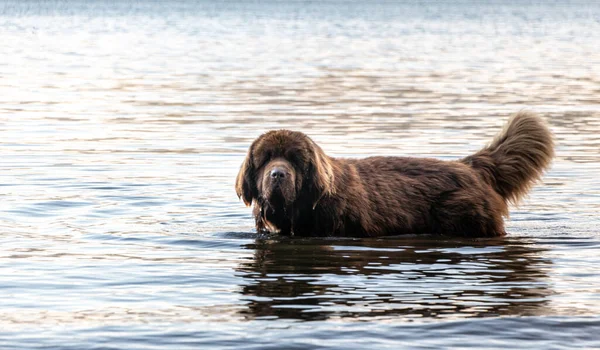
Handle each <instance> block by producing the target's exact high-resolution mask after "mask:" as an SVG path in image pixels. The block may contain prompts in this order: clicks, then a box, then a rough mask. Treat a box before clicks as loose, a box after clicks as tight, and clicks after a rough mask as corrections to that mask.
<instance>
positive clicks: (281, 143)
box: [235, 112, 554, 237]
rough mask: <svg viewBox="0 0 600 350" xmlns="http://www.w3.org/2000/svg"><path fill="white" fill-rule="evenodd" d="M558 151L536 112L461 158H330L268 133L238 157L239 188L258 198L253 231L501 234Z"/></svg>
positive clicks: (289, 136)
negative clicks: (516, 206) (512, 207)
mask: <svg viewBox="0 0 600 350" xmlns="http://www.w3.org/2000/svg"><path fill="white" fill-rule="evenodd" d="M553 155H554V145H553V140H552V134H551V133H550V131H549V130H548V128H547V127H546V125H545V123H544V122H543V120H542V119H541V118H540V117H538V116H536V115H535V114H533V113H530V112H520V113H518V114H516V115H514V116H513V117H512V118H511V119H510V121H509V122H508V124H507V126H506V127H505V128H504V130H503V131H502V132H501V133H500V134H499V135H498V136H497V137H496V138H495V139H494V140H493V141H492V143H491V144H490V145H489V146H487V147H485V148H484V149H482V150H480V151H479V152H477V153H475V154H474V155H471V156H468V157H466V158H463V159H460V160H456V161H441V160H436V159H427V158H406V157H370V158H365V159H342V158H333V157H329V156H327V155H326V154H325V153H324V152H323V150H321V148H320V147H319V146H318V145H317V144H315V143H314V142H313V141H312V140H311V139H310V138H309V137H308V136H306V135H305V134H303V133H300V132H294V131H289V130H276V131H269V132H267V133H266V134H264V135H262V136H260V137H259V138H258V139H256V140H255V141H254V142H253V143H252V145H251V146H250V149H249V150H248V155H247V157H246V159H245V160H244V163H243V164H242V167H241V169H240V172H239V174H238V176H237V180H236V186H235V187H236V191H237V194H238V196H239V197H241V198H242V200H243V201H244V203H245V204H246V205H248V206H249V205H251V204H252V203H254V216H255V218H256V229H257V230H258V231H259V232H261V231H269V232H273V233H279V234H282V235H290V236H355V237H366V236H372V237H376V236H384V235H398V234H405V233H436V234H447V235H457V236H470V237H483V236H501V235H504V234H506V232H505V231H504V222H503V217H504V216H508V203H509V202H512V203H516V202H517V201H518V200H519V199H520V198H521V197H522V196H523V195H524V194H525V193H526V192H527V191H528V190H529V188H530V187H531V186H532V185H533V184H534V182H536V181H537V180H538V179H539V178H540V177H541V175H542V173H543V171H544V170H545V169H546V168H547V167H548V165H549V163H550V161H551V159H552V157H553Z"/></svg>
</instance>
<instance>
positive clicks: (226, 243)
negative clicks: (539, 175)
mask: <svg viewBox="0 0 600 350" xmlns="http://www.w3.org/2000/svg"><path fill="white" fill-rule="evenodd" d="M0 42H1V43H2V45H1V46H0V53H2V56H1V57H2V58H1V59H0V130H1V131H2V133H1V135H2V137H1V138H0V156H1V157H2V161H1V162H0V166H1V170H2V171H1V172H0V196H1V198H2V201H0V232H1V235H0V241H1V243H0V247H1V248H0V296H2V297H1V298H0V347H2V348H11V349H33V348H65V349H84V348H115V349H117V348H128V349H141V348H144V349H148V348H165V347H170V348H178V349H183V348H235V349H240V348H257V349H259V348H260V349H263V348H273V349H281V348H286V349H294V348H297V349H304V348H330V349H350V348H357V349H363V348H365V347H366V346H370V347H375V348H398V347H402V346H405V347H410V348H436V347H437V348H446V347H452V346H455V347H473V348H481V347H482V346H485V347H488V348H507V347H509V348H515V347H519V346H521V347H524V348H540V349H550V348H553V349H554V348H572V347H574V346H581V347H588V348H594V347H600V336H598V334H599V331H600V318H599V317H598V314H599V312H600V279H599V277H600V276H599V272H598V268H597V266H600V258H599V256H600V232H599V230H598V226H599V224H600V220H599V219H598V213H599V211H600V180H599V179H598V175H597V174H598V173H599V172H600V136H599V135H600V98H599V96H600V51H598V49H597V45H596V43H598V42H600V5H598V4H596V3H589V2H584V1H581V2H577V1H561V2H536V1H519V2H513V1H491V2H485V3H483V2H470V1H452V2H450V1H447V2H446V1H444V2H441V1H431V2H420V1H407V2H402V3H398V2H387V1H370V2H366V1H325V2H304V1H263V2H255V1H228V2H213V1H173V2H154V1H148V2H138V1H119V2H117V3H112V2H104V1H5V2H2V4H0ZM523 108H528V109H533V110H536V111H538V112H539V113H541V114H542V115H543V116H544V117H546V118H547V119H548V121H549V124H550V126H551V128H552V130H553V132H554V133H555V135H556V141H557V145H558V147H557V158H556V160H555V162H554V164H553V166H552V169H551V170H550V171H549V172H548V174H547V175H546V176H545V177H544V180H543V183H542V184H540V186H538V187H536V188H535V189H534V190H533V191H532V193H531V195H530V196H529V197H528V198H527V199H526V200H525V201H524V202H523V203H522V204H521V205H520V206H519V207H514V208H512V211H511V217H510V220H509V221H508V222H507V231H508V232H509V233H510V234H509V236H507V237H506V238H497V239H481V240H465V239H453V238H448V237H445V238H440V237H428V236H410V237H390V238H385V239H363V240H356V239H341V240H339V239H338V240H332V239H285V238H278V237H270V236H260V235H257V234H256V233H255V232H254V229H253V219H252V218H251V215H250V210H249V209H248V208H245V207H244V205H243V204H242V203H241V202H240V201H239V200H238V199H237V197H236V195H235V191H234V189H233V182H234V179H235V175H236V174H237V171H238V169H239V166H240V164H241V162H242V160H243V157H244V153H245V151H246V149H247V147H248V146H249V144H250V143H251V141H252V140H253V139H254V138H255V137H257V136H258V135H260V134H261V133H263V132H264V131H266V130H269V129H273V128H291V129H294V130H299V131H303V132H306V133H308V134H309V135H310V136H311V137H312V138H313V139H314V140H315V141H317V142H318V143H319V144H320V145H321V146H322V148H323V149H324V150H325V151H326V152H327V153H328V154H330V155H333V156H343V157H366V156H370V155H401V156H423V157H436V158H441V159H456V158H458V157H462V156H465V155H468V154H470V153H472V152H475V151H476V150H477V149H479V148H480V147H482V146H483V145H484V144H485V143H487V142H488V141H489V140H490V139H491V138H492V137H493V136H494V134H495V133H496V132H497V131H498V129H499V128H500V127H501V126H502V124H503V123H504V122H505V121H506V118H507V117H508V116H509V114H510V113H512V112H515V111H518V110H520V109H523Z"/></svg>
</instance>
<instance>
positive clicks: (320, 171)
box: [310, 140, 335, 210]
mask: <svg viewBox="0 0 600 350" xmlns="http://www.w3.org/2000/svg"><path fill="white" fill-rule="evenodd" d="M311 142H312V151H313V152H312V153H313V157H312V160H311V168H312V169H311V174H310V180H311V184H312V190H313V191H314V196H313V200H314V202H313V210H314V209H315V207H316V206H317V203H319V200H321V198H323V196H325V195H332V194H334V193H335V187H334V184H333V182H334V180H335V175H334V173H333V165H332V164H331V161H330V160H329V157H327V155H326V154H325V152H323V150H322V149H321V147H319V146H318V145H317V144H316V143H314V141H312V140H311Z"/></svg>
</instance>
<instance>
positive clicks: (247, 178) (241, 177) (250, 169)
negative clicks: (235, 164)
mask: <svg viewBox="0 0 600 350" xmlns="http://www.w3.org/2000/svg"><path fill="white" fill-rule="evenodd" d="M253 146H254V144H252V146H250V149H249V150H248V154H247V155H246V159H244V162H243V163H242V166H241V168H240V172H239V173H238V175H237V178H236V179H235V192H236V193H237V195H238V198H241V199H242V200H243V201H244V204H246V206H250V205H251V204H252V200H253V199H254V198H256V197H258V189H257V188H256V175H255V169H254V162H253V160H252V148H253Z"/></svg>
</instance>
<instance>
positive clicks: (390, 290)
mask: <svg viewBox="0 0 600 350" xmlns="http://www.w3.org/2000/svg"><path fill="white" fill-rule="evenodd" d="M247 248H248V249H254V251H255V253H254V256H253V259H252V260H251V261H248V262H246V263H243V264H241V265H240V266H239V268H238V271H239V272H241V274H242V276H243V278H244V283H243V284H244V285H243V289H242V291H241V293H242V294H243V295H244V296H245V297H244V298H242V299H245V300H246V301H247V302H248V307H247V308H246V309H245V310H244V311H243V313H244V315H245V316H246V317H248V318H252V319H253V318H261V317H274V316H275V317H278V318H287V319H302V320H321V319H330V318H346V317H350V318H355V319H371V318H374V317H379V318H381V317H393V318H402V317H405V318H416V317H417V318H423V317H436V318H443V317H449V318H462V317H482V316H499V315H537V314H541V313H542V312H541V311H542V310H543V308H545V307H546V305H547V303H548V300H547V297H548V295H550V294H551V293H552V291H551V289H550V284H549V282H548V281H547V276H546V274H545V271H546V270H547V268H548V265H549V264H550V263H551V262H550V260H548V259H546V258H544V257H543V255H544V250H543V249H542V248H540V247H538V246H534V245H533V244H528V242H526V241H523V240H518V239H502V238H494V239H486V240H482V241H472V240H460V239H448V240H440V238H439V236H438V237H436V238H432V237H410V238H399V239H396V238H392V239H381V240H347V239H346V240H339V239H338V240H327V239H311V240H297V239H296V240H294V239H285V238H284V239H274V240H270V239H257V240H256V241H255V242H254V243H253V244H250V245H248V246H247Z"/></svg>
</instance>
